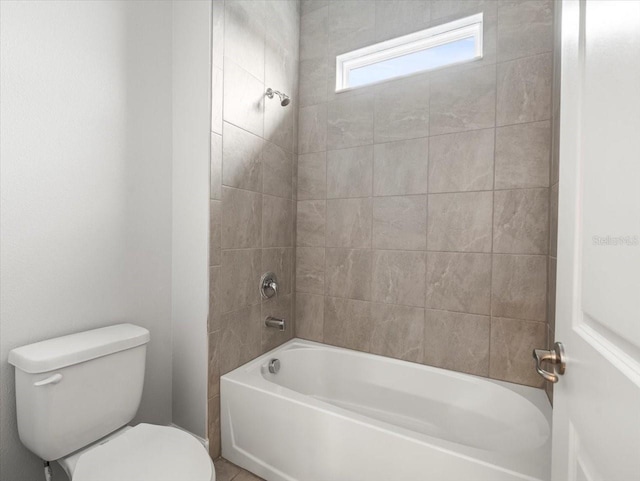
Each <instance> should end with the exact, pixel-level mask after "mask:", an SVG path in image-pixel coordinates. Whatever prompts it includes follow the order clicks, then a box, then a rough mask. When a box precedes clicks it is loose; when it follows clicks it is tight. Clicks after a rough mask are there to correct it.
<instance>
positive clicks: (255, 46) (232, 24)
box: [224, 1, 265, 80]
mask: <svg viewBox="0 0 640 481" xmlns="http://www.w3.org/2000/svg"><path fill="white" fill-rule="evenodd" d="M264 18H265V11H264V2H238V1H236V2H225V20H224V44H225V45H224V46H225V57H226V59H231V60H233V61H234V62H236V63H237V64H238V65H240V66H241V67H243V68H244V69H246V70H247V71H249V72H251V74H252V75H254V76H255V77H256V78H258V79H260V80H262V79H264V37H265V23H264ZM228 64H229V62H225V65H224V67H225V70H226V69H227V67H228Z"/></svg>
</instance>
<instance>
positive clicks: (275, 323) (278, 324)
mask: <svg viewBox="0 0 640 481" xmlns="http://www.w3.org/2000/svg"><path fill="white" fill-rule="evenodd" d="M264 325H265V326H267V327H273V328H275V329H278V330H279V331H284V330H285V329H286V323H285V320H284V319H277V318H275V317H271V316H269V317H267V318H266V319H265V320H264Z"/></svg>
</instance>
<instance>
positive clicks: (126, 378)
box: [9, 324, 216, 481]
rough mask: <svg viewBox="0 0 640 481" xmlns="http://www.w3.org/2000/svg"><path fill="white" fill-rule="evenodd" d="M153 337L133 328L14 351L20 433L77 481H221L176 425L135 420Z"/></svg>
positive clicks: (91, 333) (124, 326)
mask: <svg viewBox="0 0 640 481" xmlns="http://www.w3.org/2000/svg"><path fill="white" fill-rule="evenodd" d="M149 339H150V336H149V331H148V330H146V329H144V328H142V327H139V326H135V325H133V324H118V325H114V326H109V327H104V328H101V329H94V330H91V331H85V332H79V333H77V334H72V335H69V336H63V337H58V338H55V339H49V340H46V341H42V342H37V343H35V344H30V345H28V346H23V347H19V348H16V349H14V350H12V351H11V352H10V353H9V363H10V364H12V365H13V366H15V368H16V408H17V417H18V433H19V435H20V440H21V441H22V443H23V444H24V445H25V446H26V447H27V448H29V450H31V451H32V452H33V453H35V454H36V455H38V456H39V457H40V458H42V459H43V460H45V461H57V462H58V463H59V464H60V465H61V466H62V468H63V469H64V470H65V471H66V473H67V475H68V476H69V479H71V480H72V481H215V478H216V476H215V470H214V467H213V462H212V461H211V458H210V457H209V454H208V453H207V450H206V449H205V447H204V446H203V444H202V443H201V442H200V441H199V440H198V439H197V438H196V437H195V436H193V435H192V434H190V433H188V432H186V431H183V430H181V429H179V428H176V427H170V426H158V425H153V424H146V423H141V424H138V425H136V426H129V425H128V423H129V422H131V420H132V419H133V418H134V416H135V414H136V412H137V410H138V407H139V405H140V399H141V397H142V386H143V383H144V371H145V358H146V350H147V348H146V345H147V343H148V342H149Z"/></svg>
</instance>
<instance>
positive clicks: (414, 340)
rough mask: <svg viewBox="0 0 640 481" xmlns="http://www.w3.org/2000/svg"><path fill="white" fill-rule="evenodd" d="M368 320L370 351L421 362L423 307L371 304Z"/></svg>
mask: <svg viewBox="0 0 640 481" xmlns="http://www.w3.org/2000/svg"><path fill="white" fill-rule="evenodd" d="M371 323H372V324H373V326H372V333H371V352H372V353H373V354H380V355H382V356H389V357H395V358H397V359H403V360H405V361H412V362H423V356H424V354H423V343H424V309H421V308H418V307H407V306H397V305H393V304H378V303H374V304H372V305H371Z"/></svg>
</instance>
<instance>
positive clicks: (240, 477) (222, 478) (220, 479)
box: [213, 458, 264, 481]
mask: <svg viewBox="0 0 640 481" xmlns="http://www.w3.org/2000/svg"><path fill="white" fill-rule="evenodd" d="M213 464H214V466H215V467H216V481H232V480H233V481H264V480H263V479H262V478H259V477H258V476H255V475H254V474H251V473H250V472H249V471H245V470H244V469H242V468H240V467H238V466H236V465H235V464H232V463H230V462H229V461H227V460H226V459H223V458H218V459H216V460H214V461H213Z"/></svg>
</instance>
